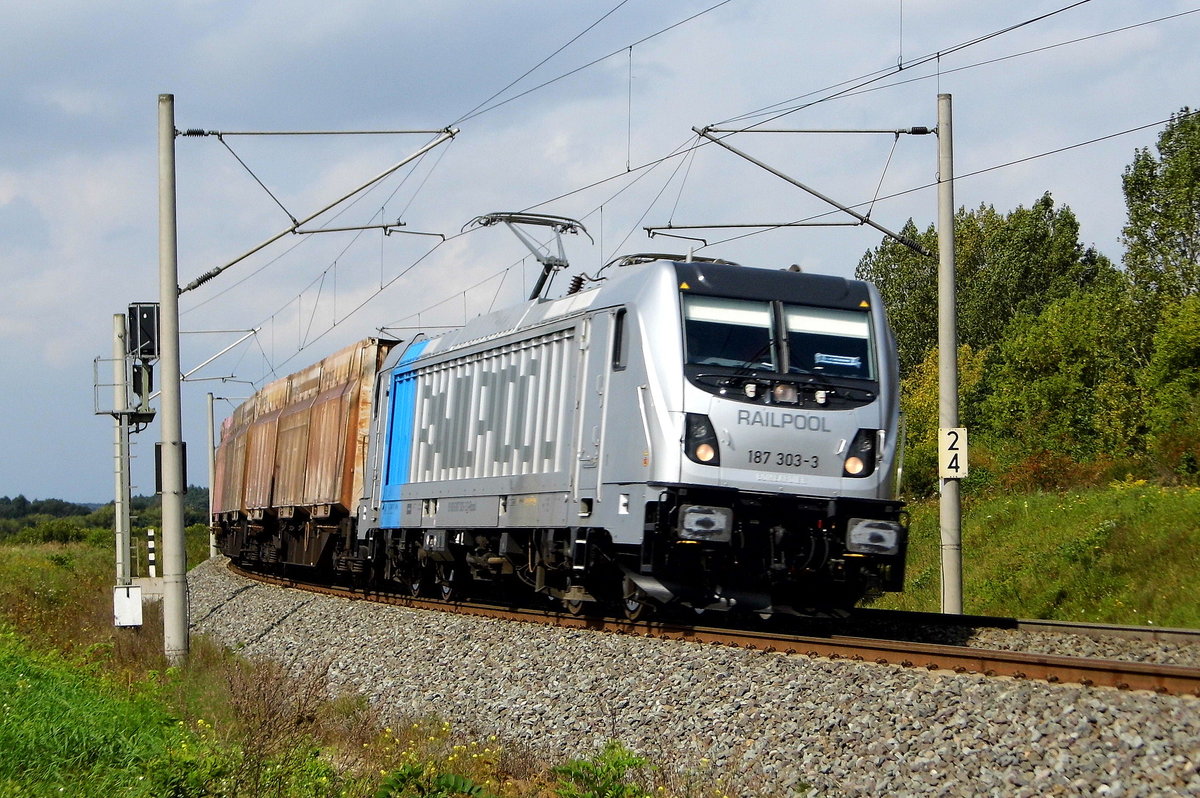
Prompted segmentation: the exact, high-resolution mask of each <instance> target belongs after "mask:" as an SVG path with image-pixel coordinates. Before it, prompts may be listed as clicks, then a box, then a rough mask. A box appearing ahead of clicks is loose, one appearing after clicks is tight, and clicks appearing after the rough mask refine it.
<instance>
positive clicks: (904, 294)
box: [855, 219, 937, 375]
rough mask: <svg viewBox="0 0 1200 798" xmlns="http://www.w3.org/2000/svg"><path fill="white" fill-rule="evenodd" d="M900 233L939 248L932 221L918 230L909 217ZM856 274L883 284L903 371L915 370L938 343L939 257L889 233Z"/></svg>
mask: <svg viewBox="0 0 1200 798" xmlns="http://www.w3.org/2000/svg"><path fill="white" fill-rule="evenodd" d="M900 235H902V236H904V237H905V238H907V239H908V240H910V241H916V242H918V243H920V244H921V245H922V246H923V247H925V249H927V250H929V251H930V252H937V231H935V230H934V228H933V226H932V225H930V226H929V228H928V229H927V230H926V231H925V232H924V233H919V232H917V226H916V225H915V224H914V223H913V220H912V219H909V220H908V223H907V224H905V225H904V229H902V230H901V231H900ZM855 275H856V276H857V277H858V278H859V279H860V280H869V281H871V282H873V283H874V284H875V286H876V287H877V288H878V289H879V293H880V294H881V295H882V297H883V304H884V306H885V307H886V308H887V312H888V321H889V322H891V326H892V331H893V332H894V333H895V335H896V348H897V349H898V350H899V356H900V374H901V375H905V374H909V373H911V372H912V370H913V369H915V368H916V367H917V366H918V365H919V364H920V363H921V361H922V360H923V359H924V358H925V354H926V353H927V352H928V351H929V349H930V348H931V347H933V346H935V345H936V344H937V260H935V259H934V258H929V257H926V256H925V255H920V254H918V253H917V252H914V251H913V250H912V249H910V248H909V247H906V246H905V245H904V244H901V243H900V242H899V241H897V240H896V239H894V238H891V237H888V238H884V239H883V242H882V243H881V244H880V245H879V248H878V249H874V250H870V251H868V252H867V253H866V254H865V255H863V256H862V259H861V260H860V261H859V263H858V268H857V269H856V270H855Z"/></svg>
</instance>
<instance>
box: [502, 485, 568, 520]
mask: <svg viewBox="0 0 1200 798" xmlns="http://www.w3.org/2000/svg"><path fill="white" fill-rule="evenodd" d="M572 507H574V504H573V503H572V502H571V501H570V496H569V495H568V494H567V493H565V492H564V493H529V494H522V495H515V496H509V497H507V498H506V499H505V500H504V502H503V503H502V505H501V510H500V526H503V527H512V528H520V527H545V526H562V525H563V524H565V523H568V519H567V514H568V513H569V511H570V510H571V508H572Z"/></svg>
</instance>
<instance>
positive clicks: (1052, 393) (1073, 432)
mask: <svg viewBox="0 0 1200 798" xmlns="http://www.w3.org/2000/svg"><path fill="white" fill-rule="evenodd" d="M1124 302H1125V295H1123V294H1121V293H1119V292H1110V291H1097V290H1093V291H1081V292H1079V293H1076V294H1073V295H1071V296H1069V297H1066V298H1064V299H1060V300H1058V301H1056V302H1053V303H1051V304H1050V305H1048V306H1047V307H1046V308H1045V309H1044V310H1043V311H1042V312H1041V313H1039V314H1038V315H1037V316H1036V317H1033V318H1024V317H1020V318H1021V323H1020V324H1014V325H1013V327H1012V329H1011V331H1010V333H1009V334H1008V335H1007V336H1006V337H1005V338H1004V340H1003V341H1002V342H1001V343H1000V345H999V347H998V348H997V352H996V355H995V357H994V365H993V367H992V368H991V370H990V373H989V375H988V378H987V383H988V393H989V394H990V395H989V396H988V398H987V399H986V400H985V401H984V403H983V406H982V408H981V409H982V413H981V421H982V422H983V424H984V425H985V428H986V429H987V430H988V431H990V432H991V433H993V434H995V435H1003V436H1007V437H1010V438H1012V439H1013V440H1014V441H1015V442H1016V443H1017V444H1018V447H1019V449H1020V450H1021V451H1022V452H1024V453H1026V454H1027V455H1028V454H1034V453H1037V452H1040V451H1048V452H1052V453H1054V454H1057V455H1060V456H1065V457H1067V458H1070V459H1071V460H1074V461H1086V460H1090V459H1093V458H1095V457H1096V456H1097V455H1099V454H1101V453H1105V454H1108V455H1113V456H1127V455H1129V454H1130V453H1131V452H1132V450H1133V447H1134V446H1135V444H1136V437H1137V434H1138V431H1139V429H1138V425H1139V422H1140V418H1141V417H1142V410H1141V401H1140V393H1139V391H1138V388H1137V384H1136V378H1135V373H1134V369H1133V358H1134V355H1133V352H1132V351H1131V349H1130V342H1129V337H1128V336H1127V335H1126V334H1125V329H1124V324H1123V323H1122V319H1123V318H1127V316H1124V315H1123V314H1122V310H1123V303H1124Z"/></svg>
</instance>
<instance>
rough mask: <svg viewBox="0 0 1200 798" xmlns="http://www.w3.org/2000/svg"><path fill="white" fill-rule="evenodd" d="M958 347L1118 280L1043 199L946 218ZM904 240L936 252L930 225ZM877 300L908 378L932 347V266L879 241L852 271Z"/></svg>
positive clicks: (1061, 212)
mask: <svg viewBox="0 0 1200 798" xmlns="http://www.w3.org/2000/svg"><path fill="white" fill-rule="evenodd" d="M954 230H955V261H956V283H957V295H958V340H959V343H960V344H967V345H969V346H971V347H972V348H974V349H976V350H986V349H987V348H989V347H991V346H993V345H995V344H996V343H997V342H998V341H999V340H1000V339H1001V338H1002V337H1003V336H1004V334H1005V331H1006V329H1007V327H1008V325H1009V323H1010V322H1011V320H1012V319H1013V318H1014V317H1017V316H1021V315H1023V316H1036V315H1037V314H1038V313H1040V312H1041V310H1042V309H1043V308H1044V307H1046V305H1048V304H1049V303H1050V302H1053V301H1054V300H1056V299H1061V298H1064V297H1066V296H1069V295H1070V294H1071V293H1072V292H1074V291H1076V290H1078V289H1079V288H1081V287H1086V286H1090V285H1093V284H1097V283H1115V282H1116V281H1118V280H1119V277H1118V275H1117V271H1116V269H1115V267H1114V266H1113V265H1112V263H1111V262H1109V260H1108V259H1107V258H1105V257H1104V256H1103V255H1100V254H1099V253H1098V252H1096V250H1095V249H1093V248H1090V247H1087V248H1085V247H1084V246H1083V245H1082V244H1080V243H1079V223H1078V221H1077V220H1076V219H1075V215H1074V214H1073V213H1072V212H1071V209H1070V208H1068V207H1066V206H1063V207H1060V208H1056V207H1055V206H1054V200H1053V198H1052V197H1051V196H1050V194H1048V193H1047V194H1043V195H1042V196H1041V197H1040V198H1039V199H1038V200H1037V202H1035V203H1034V204H1033V206H1032V207H1030V208H1028V209H1027V208H1025V207H1024V206H1021V207H1018V208H1017V209H1016V210H1015V211H1013V212H1011V213H1009V214H1007V215H1003V214H1000V213H997V212H996V210H995V209H994V208H992V207H991V206H984V205H981V206H980V207H979V208H977V209H976V210H973V211H968V210H966V209H965V208H962V209H959V211H958V213H957V214H955V219H954ZM904 235H906V236H908V237H910V238H914V239H917V240H919V241H920V242H921V243H922V244H923V245H925V247H926V249H930V250H936V248H937V233H936V231H935V230H934V229H933V227H932V226H931V227H930V228H928V230H926V232H925V233H923V234H920V235H918V234H917V232H916V226H915V225H914V224H913V223H912V221H911V220H910V221H909V223H908V224H907V225H906V226H905V228H904ZM856 274H857V276H858V277H859V278H860V279H865V280H870V281H871V282H873V283H875V285H876V286H877V287H878V288H879V290H880V293H881V294H882V296H883V300H884V304H885V305H886V307H887V310H888V314H889V318H890V320H891V323H892V327H893V329H894V330H895V333H896V341H897V346H898V347H899V350H900V373H901V374H902V375H905V376H906V375H908V374H911V373H912V371H913V370H914V369H915V368H916V367H917V366H918V365H919V364H920V363H921V362H922V361H923V360H924V359H925V357H926V355H927V354H928V353H929V351H930V350H931V349H932V348H933V347H934V346H935V345H936V344H937V262H936V260H935V259H933V258H928V257H924V256H921V255H918V254H916V253H915V252H912V250H909V249H908V248H906V247H904V246H903V245H901V244H900V243H898V242H895V241H893V240H891V239H885V240H884V241H883V243H881V244H880V246H879V248H878V249H875V250H871V251H869V252H867V253H866V254H865V255H864V256H863V258H862V260H861V261H860V262H859V265H858V269H857V271H856Z"/></svg>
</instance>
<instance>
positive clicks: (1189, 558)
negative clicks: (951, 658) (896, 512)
mask: <svg viewBox="0 0 1200 798" xmlns="http://www.w3.org/2000/svg"><path fill="white" fill-rule="evenodd" d="M910 509H911V510H912V526H911V534H910V542H909V567H908V574H907V579H906V584H905V592H904V593H903V594H900V595H888V596H885V597H884V598H883V599H881V600H880V601H878V602H876V603H875V604H874V606H878V607H888V608H896V609H908V610H924V611H933V612H936V611H938V610H939V609H940V588H941V576H940V574H941V550H940V533H939V529H938V504H937V500H936V499H933V500H929V501H924V502H921V503H918V504H916V505H914V506H913V507H911V508H910ZM962 561H963V611H964V612H966V613H969V614H978V615H1003V616H1016V617H1021V618H1046V619H1053V620H1068V621H1091V622H1105V623H1122V624H1134V625H1138V624H1144V625H1150V624H1153V625H1156V626H1179V627H1191V628H1198V627H1200V602H1197V601H1196V596H1197V595H1200V488H1194V487H1191V488H1187V487H1161V486H1156V485H1149V484H1146V483H1144V482H1141V481H1136V482H1116V483H1113V484H1111V485H1109V486H1107V487H1103V488H1085V489H1076V490H1071V491H1067V492H1063V493H1033V494H1023V495H1010V496H992V497H982V498H978V499H971V497H966V499H965V501H964V506H963V532H962Z"/></svg>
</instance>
